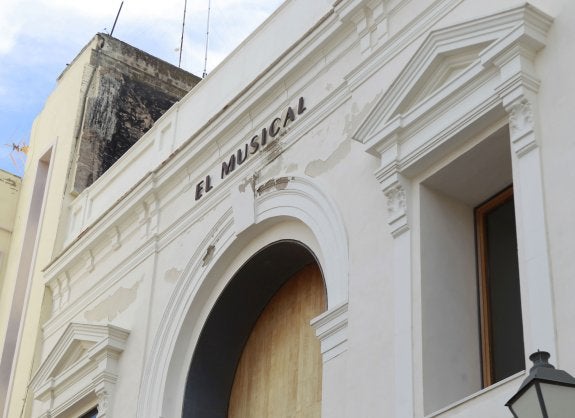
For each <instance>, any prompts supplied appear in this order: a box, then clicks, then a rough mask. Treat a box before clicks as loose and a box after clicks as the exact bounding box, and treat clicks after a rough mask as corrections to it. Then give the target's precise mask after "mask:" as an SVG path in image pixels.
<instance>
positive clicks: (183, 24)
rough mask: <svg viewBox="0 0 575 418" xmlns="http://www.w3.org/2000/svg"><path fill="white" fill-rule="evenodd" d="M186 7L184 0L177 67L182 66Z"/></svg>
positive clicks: (186, 3)
mask: <svg viewBox="0 0 575 418" xmlns="http://www.w3.org/2000/svg"><path fill="white" fill-rule="evenodd" d="M187 7H188V0H184V18H183V19H182V39H180V59H179V60H178V67H179V68H181V66H182V51H183V49H184V28H185V27H186V8H187Z"/></svg>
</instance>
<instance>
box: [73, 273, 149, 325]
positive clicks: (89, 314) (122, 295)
mask: <svg viewBox="0 0 575 418" xmlns="http://www.w3.org/2000/svg"><path fill="white" fill-rule="evenodd" d="M140 282H141V280H140V281H138V282H137V283H136V284H134V286H132V287H130V288H125V287H120V288H119V289H118V290H116V291H115V292H114V293H112V294H111V295H110V296H108V297H107V298H106V299H105V300H103V301H102V302H100V303H99V304H97V305H96V306H95V307H94V308H92V309H90V310H89V311H86V312H85V313H84V317H85V318H86V320H88V321H90V322H99V321H103V320H108V321H112V320H113V319H114V318H116V317H117V316H118V315H119V314H120V313H122V312H124V311H125V310H126V309H128V308H129V307H130V305H131V304H132V303H134V301H135V300H136V297H137V296H138V287H139V286H140Z"/></svg>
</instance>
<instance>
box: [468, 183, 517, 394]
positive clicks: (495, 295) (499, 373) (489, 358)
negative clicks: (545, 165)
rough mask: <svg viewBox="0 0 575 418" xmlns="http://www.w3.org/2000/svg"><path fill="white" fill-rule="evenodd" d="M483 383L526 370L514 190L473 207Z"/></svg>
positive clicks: (492, 381) (489, 382) (486, 383)
mask: <svg viewBox="0 0 575 418" xmlns="http://www.w3.org/2000/svg"><path fill="white" fill-rule="evenodd" d="M476 220H477V229H478V230H477V234H478V252H479V263H478V264H479V270H480V286H479V288H480V300H481V304H480V307H481V322H482V324H481V325H482V326H481V331H482V333H481V339H482V352H483V359H482V360H483V375H484V376H483V377H484V378H483V381H484V385H485V386H488V385H491V384H493V383H496V382H498V381H500V380H502V379H505V378H506V377H509V376H511V375H512V374H514V373H517V372H519V371H521V370H524V369H525V357H524V349H523V325H522V318H521V296H520V289H519V265H518V260H517V234H516V228H515V210H514V204H513V190H512V189H511V188H510V189H507V190H505V191H504V192H502V193H500V194H499V195H497V196H495V197H494V198H493V199H491V200H490V201H488V202H486V203H485V204H483V205H481V206H480V207H478V208H477V209H476Z"/></svg>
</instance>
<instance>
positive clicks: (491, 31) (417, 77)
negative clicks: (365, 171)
mask: <svg viewBox="0 0 575 418" xmlns="http://www.w3.org/2000/svg"><path fill="white" fill-rule="evenodd" d="M550 24H551V18H549V16H547V15H545V14H544V13H542V12H540V11H539V10H537V9H535V8H534V7H533V6H531V5H529V4H526V5H523V6H521V7H517V8H514V9H511V10H507V11H503V12H499V13H497V14H494V15H490V16H486V17H483V18H479V19H474V20H472V21H469V22H465V23H461V24H457V25H454V26H450V27H447V28H442V29H437V30H434V31H432V32H431V33H430V34H429V35H428V37H427V38H426V40H425V41H424V42H423V44H422V45H421V46H420V47H419V49H418V50H417V52H416V53H415V55H414V56H413V58H412V59H411V60H410V61H409V63H408V64H407V65H406V67H405V68H404V70H403V71H402V72H401V73H400V75H399V76H398V77H397V79H396V80H395V81H394V82H393V84H392V85H391V86H390V88H389V89H388V90H387V92H386V93H385V94H384V95H383V96H382V97H381V98H380V100H379V101H378V102H377V103H376V104H375V106H374V107H373V108H372V110H371V111H370V112H369V114H368V115H367V116H366V118H365V119H364V121H363V122H362V123H361V124H360V126H359V128H358V129H357V131H356V132H355V133H354V135H353V138H354V139H356V140H358V141H360V142H362V143H364V144H367V145H368V147H367V151H368V152H370V153H373V154H375V155H380V154H381V152H382V150H383V149H385V148H388V147H389V143H388V142H389V141H388V140H389V139H390V138H395V139H397V138H398V136H399V137H401V138H406V137H409V135H410V132H409V130H410V129H411V130H412V131H413V132H415V131H417V130H419V129H421V125H422V124H423V123H428V122H429V121H431V120H434V119H436V117H438V116H439V115H440V114H441V113H447V112H449V111H451V109H452V108H453V107H455V106H457V105H458V103H460V102H461V101H463V100H464V99H465V97H467V96H470V95H472V94H473V92H474V91H477V90H479V89H480V88H481V87H482V86H483V85H484V84H485V82H486V80H488V79H489V73H490V72H491V73H496V72H498V70H497V68H495V67H496V65H494V64H497V63H496V62H495V61H496V60H497V58H498V57H500V56H501V55H502V54H504V53H505V52H506V51H507V50H508V49H509V48H512V47H520V48H524V49H525V51H526V52H527V53H528V54H531V55H534V53H535V52H536V51H537V50H539V49H541V48H542V47H543V46H544V42H545V36H546V32H547V29H548V28H549V26H550ZM491 90H493V88H492V89H491Z"/></svg>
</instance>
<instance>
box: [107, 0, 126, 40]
mask: <svg viewBox="0 0 575 418" xmlns="http://www.w3.org/2000/svg"><path fill="white" fill-rule="evenodd" d="M123 5H124V0H122V3H120V8H119V9H118V14H117V15H116V19H115V20H114V25H112V31H111V32H110V36H112V35H113V34H114V29H115V28H116V23H117V22H118V17H120V12H121V11H122V6H123Z"/></svg>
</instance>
